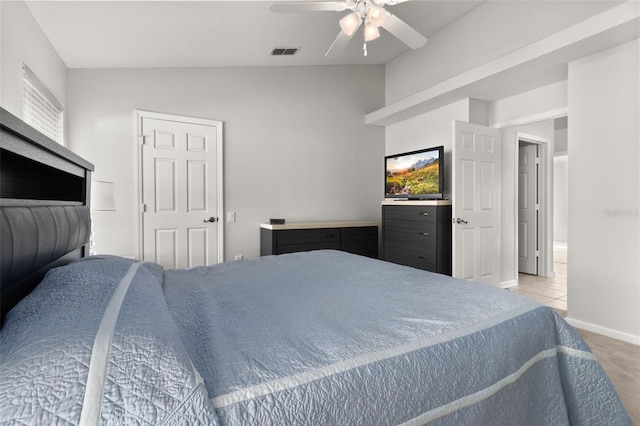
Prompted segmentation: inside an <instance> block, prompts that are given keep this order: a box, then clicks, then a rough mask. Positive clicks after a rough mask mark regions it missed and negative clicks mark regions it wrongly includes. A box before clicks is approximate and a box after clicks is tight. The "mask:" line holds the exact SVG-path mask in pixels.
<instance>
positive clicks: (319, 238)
mask: <svg viewBox="0 0 640 426" xmlns="http://www.w3.org/2000/svg"><path fill="white" fill-rule="evenodd" d="M276 238H277V239H278V245H279V246H281V245H297V246H299V245H305V244H313V245H318V244H332V243H335V244H338V246H339V245H340V229H338V228H320V229H292V230H285V231H278V232H277V234H276Z"/></svg>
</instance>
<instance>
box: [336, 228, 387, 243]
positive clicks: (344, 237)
mask: <svg viewBox="0 0 640 426" xmlns="http://www.w3.org/2000/svg"><path fill="white" fill-rule="evenodd" d="M340 240H341V241H342V242H343V243H344V242H351V241H378V227H377V226H363V227H358V228H343V229H341V230H340Z"/></svg>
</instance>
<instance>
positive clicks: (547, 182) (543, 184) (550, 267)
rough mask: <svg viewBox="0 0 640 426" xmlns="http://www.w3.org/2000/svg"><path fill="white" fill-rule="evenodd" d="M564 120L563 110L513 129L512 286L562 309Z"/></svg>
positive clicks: (564, 307)
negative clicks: (514, 243)
mask: <svg viewBox="0 0 640 426" xmlns="http://www.w3.org/2000/svg"><path fill="white" fill-rule="evenodd" d="M567 123H568V119H567V117H566V116H565V117H560V118H555V119H550V120H549V121H547V122H546V123H544V124H543V123H537V126H535V127H534V126H523V127H521V128H519V129H518V131H517V134H518V140H517V143H518V145H517V146H518V150H517V155H518V186H517V209H518V212H517V215H518V230H517V241H518V245H517V247H518V286H517V290H516V291H518V292H519V293H522V294H523V295H526V296H528V297H531V298H533V299H535V300H537V301H539V302H541V303H543V304H545V305H548V306H550V307H552V308H555V309H558V310H559V311H563V312H561V314H562V313H565V312H566V310H567V250H568V240H567V233H566V229H567V217H568V215H567V210H568V208H567V207H568V206H567V205H568V202H567V200H568V197H567V195H568V193H567V189H568V186H567V176H568V173H567V171H568V149H567V127H568V126H567ZM524 132H526V134H525V133H524ZM529 133H531V134H529ZM541 134H542V135H544V137H540V135H541ZM545 139H546V141H545ZM531 158H533V160H532V159H531ZM545 163H546V164H545ZM523 167H528V171H525V173H524V174H523V169H522V168H523ZM527 174H528V176H527ZM522 176H524V177H522ZM527 198H528V199H527ZM545 204H546V205H545ZM525 207H526V209H525ZM525 215H528V216H527V217H525Z"/></svg>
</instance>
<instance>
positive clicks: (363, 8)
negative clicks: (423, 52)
mask: <svg viewBox="0 0 640 426" xmlns="http://www.w3.org/2000/svg"><path fill="white" fill-rule="evenodd" d="M405 1H408V0H344V1H297V2H296V1H294V2H291V1H277V2H274V3H272V4H271V10H272V11H273V12H342V11H345V10H350V11H351V13H349V14H348V15H345V16H344V17H343V18H342V19H340V28H341V31H340V33H338V37H336V39H335V40H334V42H333V44H332V45H331V47H329V50H327V53H326V54H325V56H326V57H329V58H335V57H338V56H340V55H341V54H342V52H344V50H345V49H346V47H347V45H348V44H349V42H350V41H351V38H352V37H353V35H354V34H355V33H356V30H357V29H358V28H360V26H361V25H362V23H363V22H364V45H363V51H364V56H367V42H368V41H372V40H375V39H377V38H378V37H380V30H379V27H382V28H384V29H385V30H387V31H389V32H390V33H391V34H393V35H394V36H395V37H396V38H397V39H399V40H400V41H402V42H403V43H404V44H406V45H407V46H409V47H410V48H411V49H417V48H419V47H422V46H424V44H425V43H426V42H427V38H426V37H424V36H423V35H422V34H420V33H419V32H417V31H416V30H414V29H413V28H411V27H410V26H409V25H407V24H406V23H405V22H404V21H402V20H401V19H399V18H398V17H397V16H395V15H394V14H392V13H391V12H389V11H388V10H386V9H385V6H392V5H394V4H398V3H402V2H405Z"/></svg>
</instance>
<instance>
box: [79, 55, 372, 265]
mask: <svg viewBox="0 0 640 426" xmlns="http://www.w3.org/2000/svg"><path fill="white" fill-rule="evenodd" d="M383 81H384V69H383V67H382V66H353V67H346V66H343V67H289V68H278V67H266V68H215V69H138V70H134V69H112V70H108V69H102V70H70V71H69V79H68V103H69V122H70V126H69V139H70V146H71V148H72V149H73V150H74V151H76V152H77V153H78V154H80V155H81V156H83V157H85V158H87V159H88V160H89V161H91V162H93V163H94V164H95V166H96V171H95V177H96V179H103V180H108V181H112V182H114V184H115V191H116V212H115V213H112V212H102V213H96V214H94V222H95V232H96V236H95V241H96V246H95V247H96V251H97V252H102V253H113V254H119V255H134V254H137V251H138V247H137V243H138V229H137V220H138V217H137V192H136V188H137V170H138V168H137V145H136V140H135V139H134V126H135V123H134V111H135V110H136V109H143V110H148V111H155V112H162V113H168V114H177V115H184V116H192V117H202V118H211V119H216V120H222V121H223V122H224V126H225V127H224V163H225V165H224V167H225V176H224V179H225V210H226V211H235V212H236V223H225V232H226V234H225V259H227V260H229V259H233V258H234V256H235V255H238V254H243V255H244V256H245V257H255V256H258V255H259V223H260V222H261V221H266V220H268V219H269V218H270V217H283V218H286V219H287V220H288V221H306V220H379V218H380V214H381V207H380V201H381V200H382V198H383V185H384V182H383V177H384V173H383V167H384V166H383V157H384V129H382V128H380V127H376V126H366V125H365V124H364V114H365V112H366V111H371V110H374V109H376V108H379V107H381V106H382V105H383V101H384V100H383V93H382V92H381V91H379V90H371V88H372V87H380V86H381V85H382V84H383Z"/></svg>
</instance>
